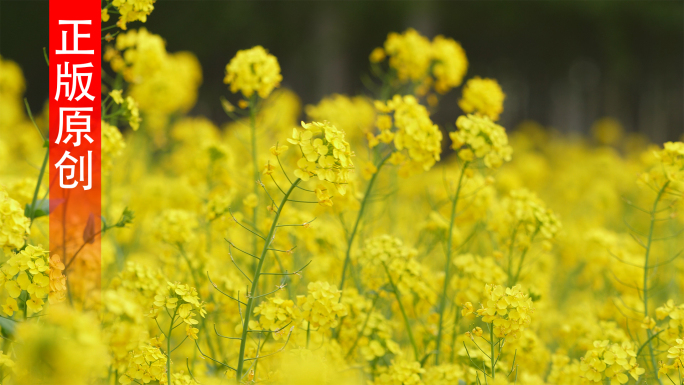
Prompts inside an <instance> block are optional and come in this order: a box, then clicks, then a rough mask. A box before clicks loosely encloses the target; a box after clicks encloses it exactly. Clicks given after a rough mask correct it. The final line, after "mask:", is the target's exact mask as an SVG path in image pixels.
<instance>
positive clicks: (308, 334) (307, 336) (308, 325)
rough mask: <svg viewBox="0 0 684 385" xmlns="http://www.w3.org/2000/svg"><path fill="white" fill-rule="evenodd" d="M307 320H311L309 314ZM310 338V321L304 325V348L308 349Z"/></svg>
mask: <svg viewBox="0 0 684 385" xmlns="http://www.w3.org/2000/svg"><path fill="white" fill-rule="evenodd" d="M309 318H311V312H309ZM310 338H311V321H307V323H306V348H307V349H308V348H309V340H310Z"/></svg>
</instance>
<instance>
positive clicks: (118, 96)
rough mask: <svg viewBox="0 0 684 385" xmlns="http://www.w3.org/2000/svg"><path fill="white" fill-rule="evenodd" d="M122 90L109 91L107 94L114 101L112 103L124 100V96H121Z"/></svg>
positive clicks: (119, 102)
mask: <svg viewBox="0 0 684 385" xmlns="http://www.w3.org/2000/svg"><path fill="white" fill-rule="evenodd" d="M122 92H123V91H121V90H112V91H111V92H110V93H109V96H111V97H112V100H113V101H114V103H116V104H121V103H123V102H124V98H123V96H122Z"/></svg>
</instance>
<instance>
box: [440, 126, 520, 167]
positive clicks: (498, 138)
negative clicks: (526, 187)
mask: <svg viewBox="0 0 684 385" xmlns="http://www.w3.org/2000/svg"><path fill="white" fill-rule="evenodd" d="M456 127H457V129H458V130H457V131H453V132H450V133H449V137H450V138H451V142H452V143H451V148H453V149H454V150H457V151H459V157H460V158H461V159H463V160H464V161H468V162H470V161H473V160H474V159H475V158H484V163H485V165H486V166H487V167H489V168H498V167H500V166H501V165H502V164H503V162H508V161H510V160H511V155H512V153H513V149H512V148H511V146H509V145H508V136H507V135H506V130H505V129H504V128H503V127H501V126H499V125H498V124H496V123H494V122H493V121H492V120H491V119H490V118H489V117H487V116H476V115H462V116H459V117H458V119H457V120H456Z"/></svg>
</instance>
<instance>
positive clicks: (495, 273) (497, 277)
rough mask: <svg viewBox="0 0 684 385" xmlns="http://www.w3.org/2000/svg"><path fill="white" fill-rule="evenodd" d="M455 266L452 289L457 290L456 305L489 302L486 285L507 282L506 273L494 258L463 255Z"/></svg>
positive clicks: (458, 258)
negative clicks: (469, 302) (470, 302)
mask: <svg viewBox="0 0 684 385" xmlns="http://www.w3.org/2000/svg"><path fill="white" fill-rule="evenodd" d="M453 264H454V266H455V267H456V274H455V275H454V277H453V278H452V281H451V287H452V288H454V289H455V291H454V293H455V295H456V296H455V298H454V301H455V302H456V303H465V302H467V301H473V302H475V303H480V302H484V301H486V300H487V297H486V292H485V290H484V288H485V285H486V284H487V283H489V282H504V281H505V280H506V273H505V272H504V271H503V270H502V269H501V267H499V265H498V264H497V263H496V261H495V260H494V258H492V257H480V256H476V255H472V254H462V255H458V256H456V257H455V258H454V260H453Z"/></svg>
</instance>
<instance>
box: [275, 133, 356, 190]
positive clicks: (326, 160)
mask: <svg viewBox="0 0 684 385" xmlns="http://www.w3.org/2000/svg"><path fill="white" fill-rule="evenodd" d="M302 128H303V130H301V129H299V128H296V127H295V128H293V129H292V137H291V138H288V139H287V141H288V142H290V143H292V144H294V145H297V146H299V148H300V150H301V152H302V155H303V156H302V157H301V158H300V159H299V160H298V161H297V167H298V169H296V170H295V172H294V174H295V176H296V177H297V178H300V179H302V180H304V181H307V180H309V178H311V177H312V176H318V179H319V180H322V181H328V182H330V183H332V184H333V185H334V186H335V188H336V189H337V191H338V192H339V193H340V194H342V195H344V194H345V192H346V191H347V183H348V182H349V173H350V172H351V170H353V169H354V163H352V160H351V158H352V157H353V156H354V153H353V152H352V151H351V148H350V147H349V143H347V141H346V140H345V139H344V135H345V133H344V131H343V130H340V129H338V128H337V127H335V126H333V125H331V124H330V123H327V122H324V123H320V122H311V123H304V122H302Z"/></svg>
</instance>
